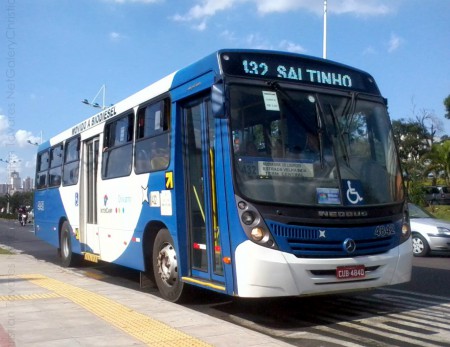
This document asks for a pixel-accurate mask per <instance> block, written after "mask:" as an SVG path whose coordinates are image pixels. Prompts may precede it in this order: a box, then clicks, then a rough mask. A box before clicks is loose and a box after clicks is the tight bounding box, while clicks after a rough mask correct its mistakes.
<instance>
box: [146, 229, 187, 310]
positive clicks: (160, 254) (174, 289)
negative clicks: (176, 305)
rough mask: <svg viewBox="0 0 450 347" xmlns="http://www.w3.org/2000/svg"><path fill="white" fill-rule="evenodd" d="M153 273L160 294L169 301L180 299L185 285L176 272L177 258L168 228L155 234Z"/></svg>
mask: <svg viewBox="0 0 450 347" xmlns="http://www.w3.org/2000/svg"><path fill="white" fill-rule="evenodd" d="M152 264H153V273H154V275H155V282H156V285H157V286H158V290H159V292H160V294H161V296H162V297H163V298H164V299H166V300H168V301H171V302H179V301H181V300H182V297H183V291H184V290H185V285H184V283H183V282H182V281H181V278H180V275H179V272H178V260H177V254H176V251H175V247H174V243H173V239H172V236H170V233H169V230H167V229H161V230H159V232H158V234H157V235H156V238H155V242H154V244H153V254H152Z"/></svg>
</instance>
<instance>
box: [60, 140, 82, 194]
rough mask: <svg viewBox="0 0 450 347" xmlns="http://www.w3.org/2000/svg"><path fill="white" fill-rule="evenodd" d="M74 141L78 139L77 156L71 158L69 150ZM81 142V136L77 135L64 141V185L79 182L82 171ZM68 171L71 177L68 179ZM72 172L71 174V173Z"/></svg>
mask: <svg viewBox="0 0 450 347" xmlns="http://www.w3.org/2000/svg"><path fill="white" fill-rule="evenodd" d="M72 141H77V144H76V154H77V155H76V158H75V159H71V157H70V156H69V155H68V153H67V151H68V150H69V149H70V148H71V147H70V146H69V144H70V143H71V142H72ZM80 143H81V137H80V136H76V137H72V138H70V139H67V140H66V141H65V143H64V161H63V172H62V185H63V187H65V186H73V185H76V184H78V180H79V172H80V157H81V156H80V148H81V146H80ZM72 172H75V174H71V173H72ZM66 173H67V174H68V176H69V178H70V179H66ZM69 173H70V174H69Z"/></svg>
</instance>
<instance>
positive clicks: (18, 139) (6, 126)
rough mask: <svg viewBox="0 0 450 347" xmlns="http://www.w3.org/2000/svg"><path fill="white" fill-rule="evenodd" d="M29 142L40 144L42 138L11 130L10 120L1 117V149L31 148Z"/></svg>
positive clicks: (29, 133) (21, 130)
mask: <svg viewBox="0 0 450 347" xmlns="http://www.w3.org/2000/svg"><path fill="white" fill-rule="evenodd" d="M28 141H30V142H32V143H39V142H40V137H39V136H34V135H33V133H32V132H31V131H27V130H23V129H19V130H17V131H15V130H14V129H13V128H11V126H10V123H9V121H8V118H7V117H6V116H4V115H0V147H2V148H11V149H12V148H14V147H16V148H18V147H20V148H24V147H28V146H30V144H29V143H28Z"/></svg>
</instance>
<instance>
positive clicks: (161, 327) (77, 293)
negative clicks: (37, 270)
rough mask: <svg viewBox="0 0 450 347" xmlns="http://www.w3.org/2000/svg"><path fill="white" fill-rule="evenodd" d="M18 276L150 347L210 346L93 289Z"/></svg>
mask: <svg viewBox="0 0 450 347" xmlns="http://www.w3.org/2000/svg"><path fill="white" fill-rule="evenodd" d="M17 277H19V278H23V279H26V280H28V281H29V282H31V283H33V284H35V285H37V286H39V287H42V288H45V289H48V290H50V291H51V292H52V293H54V294H56V295H58V296H59V297H64V298H66V299H69V300H71V301H72V302H74V303H75V304H77V305H80V306H81V307H83V308H85V309H86V310H88V311H90V312H91V313H93V314H94V315H96V316H97V317H99V318H101V319H103V320H105V321H106V322H108V323H109V324H112V325H114V326H115V327H117V328H118V329H120V330H122V331H124V332H126V333H127V334H129V335H131V336H133V337H134V338H136V339H138V340H140V341H142V342H144V343H146V344H147V345H148V346H155V347H156V346H161V345H164V346H174V347H176V346H195V347H197V346H199V347H203V346H210V345H209V344H207V343H206V342H204V341H201V340H199V339H196V338H195V337H192V336H189V335H187V334H185V333H183V332H181V331H179V330H176V329H174V328H172V327H170V326H168V325H166V324H164V323H162V322H159V321H157V320H154V319H152V318H150V317H148V316H146V315H144V314H142V313H139V312H136V311H133V310H132V309H130V308H129V307H127V306H124V305H121V304H119V303H117V302H115V301H114V300H111V299H108V298H106V297H104V296H102V295H99V294H96V293H93V292H90V291H89V290H86V289H82V288H79V287H75V286H72V285H70V284H67V283H63V282H60V281H57V280H55V279H52V278H49V277H46V276H43V275H40V274H27V275H18V276H17Z"/></svg>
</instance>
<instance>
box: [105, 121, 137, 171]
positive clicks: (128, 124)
mask: <svg viewBox="0 0 450 347" xmlns="http://www.w3.org/2000/svg"><path fill="white" fill-rule="evenodd" d="M104 136H105V138H104V141H103V143H104V147H103V159H102V178H103V179H109V178H114V177H123V176H128V175H129V174H130V173H131V162H132V151H133V147H132V146H133V142H132V140H133V114H132V113H130V114H128V115H126V116H124V117H121V118H119V119H117V120H115V121H114V122H111V123H109V124H107V125H106V126H105V134H104Z"/></svg>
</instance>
